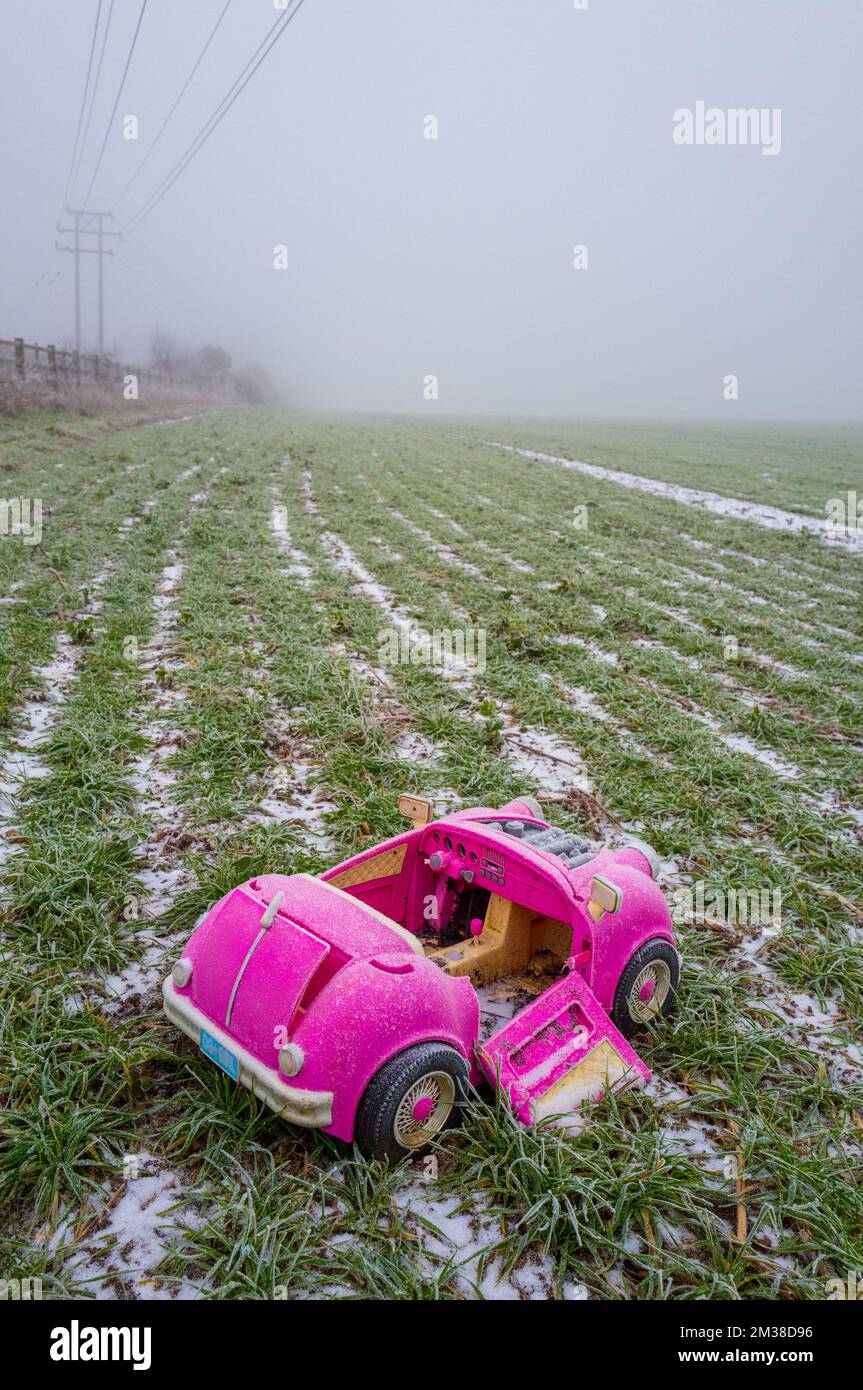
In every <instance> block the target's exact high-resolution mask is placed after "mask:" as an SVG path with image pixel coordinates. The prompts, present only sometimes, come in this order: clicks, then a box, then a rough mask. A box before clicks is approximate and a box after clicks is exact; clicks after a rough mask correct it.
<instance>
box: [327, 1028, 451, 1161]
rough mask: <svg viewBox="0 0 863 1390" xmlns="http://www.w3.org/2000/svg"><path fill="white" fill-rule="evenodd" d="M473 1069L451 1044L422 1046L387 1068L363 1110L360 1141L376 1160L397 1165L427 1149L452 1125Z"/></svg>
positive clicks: (371, 1087)
mask: <svg viewBox="0 0 863 1390" xmlns="http://www.w3.org/2000/svg"><path fill="white" fill-rule="evenodd" d="M467 1077H468V1067H467V1063H466V1062H465V1060H464V1058H463V1057H462V1055H461V1053H459V1052H456V1050H455V1048H454V1047H448V1046H447V1045H446V1043H420V1044H419V1045H418V1046H416V1047H409V1048H408V1049H407V1051H406V1052H400V1053H399V1054H398V1056H397V1057H393V1058H392V1059H391V1060H390V1061H389V1062H387V1063H385V1065H384V1066H382V1067H381V1069H380V1071H379V1072H378V1073H377V1075H376V1076H373V1077H372V1079H371V1081H370V1082H369V1084H368V1086H367V1087H366V1089H365V1092H364V1094H363V1098H362V1100H361V1101H360V1104H359V1108H358V1110H357V1119H356V1126H355V1133H356V1140H357V1143H358V1144H359V1146H360V1148H361V1149H364V1150H365V1151H366V1152H367V1153H370V1154H371V1155H372V1156H373V1157H374V1158H389V1159H391V1160H393V1162H398V1160H399V1159H402V1158H405V1157H406V1156H407V1155H408V1154H416V1153H418V1152H419V1151H420V1150H421V1149H423V1148H425V1146H426V1144H428V1143H430V1141H431V1140H432V1139H434V1137H435V1135H436V1134H439V1133H440V1131H441V1130H442V1129H444V1127H445V1126H446V1125H447V1124H448V1123H449V1122H450V1121H451V1119H452V1117H453V1111H454V1110H455V1107H456V1102H457V1101H458V1100H459V1099H460V1098H461V1096H462V1095H463V1093H464V1087H465V1083H466V1082H467Z"/></svg>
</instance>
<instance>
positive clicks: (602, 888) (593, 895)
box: [587, 874, 623, 922]
mask: <svg viewBox="0 0 863 1390" xmlns="http://www.w3.org/2000/svg"><path fill="white" fill-rule="evenodd" d="M622 903H623V889H622V888H618V886H617V884H616V883H612V881H611V879H610V878H603V876H602V874H594V875H593V878H592V879H591V880H590V901H589V902H588V904H587V910H588V912H589V913H590V915H591V917H592V918H593V920H594V922H599V921H601V920H602V918H603V917H604V916H605V914H606V912H619V911H620V908H621V904H622Z"/></svg>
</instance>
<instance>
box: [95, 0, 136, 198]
mask: <svg viewBox="0 0 863 1390" xmlns="http://www.w3.org/2000/svg"><path fill="white" fill-rule="evenodd" d="M146 8H147V0H142V4H141V13H140V14H139V15H138V23H137V24H136V25H135V32H134V34H133V35H132V43H131V45H130V48H129V52H128V54H127V56H126V63H125V66H124V68H123V76H122V77H121V78H120V85H119V87H118V88H117V95H116V97H115V98H114V105H113V108H112V110H111V114H110V116H109V117H108V124H107V126H106V127H105V135H104V138H103V140H102V147H101V149H100V150H99V158H98V159H97V160H96V168H95V169H94V170H93V177H92V178H91V180H90V183H89V186H88V188H87V192H86V193H85V194H84V203H85V204H86V203H88V202H89V201H90V194H91V193H92V192H93V184H94V183H95V182H96V178H97V176H98V173H99V170H100V169H101V167H102V160H103V159H104V157H105V149H106V147H107V144H108V136H109V135H110V134H111V128H112V126H113V124H114V117H115V116H116V114H117V107H118V106H119V105H120V97H121V96H122V95H123V88H124V87H125V85H126V78H127V76H128V74H129V67H130V65H131V62H132V54H133V53H134V52H135V45H136V43H137V42H138V35H139V34H140V32H141V24H142V22H143V19H144V11H145V10H146Z"/></svg>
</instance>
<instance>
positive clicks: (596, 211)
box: [0, 0, 863, 419]
mask: <svg viewBox="0 0 863 1390" xmlns="http://www.w3.org/2000/svg"><path fill="white" fill-rule="evenodd" d="M223 3H224V0H149V4H148V8H147V11H146V13H145V17H144V21H143V25H142V29H141V36H140V40H139V44H138V48H137V50H136V52H135V54H134V57H133V61H132V66H131V69H130V73H129V78H128V82H127V86H126V89H125V91H124V94H123V96H122V99H121V102H120V107H119V110H118V115H117V119H116V121H115V123H114V128H112V132H111V136H110V138H109V142H108V149H107V154H106V157H105V161H104V164H103V166H102V170H101V172H100V175H99V179H98V182H97V185H96V187H95V188H94V193H93V197H92V199H91V203H92V205H94V206H95V207H103V208H111V207H112V206H114V201H113V200H116V198H117V195H118V193H119V191H120V189H121V188H122V187H123V185H124V183H125V182H126V180H127V178H128V177H129V175H130V173H131V172H132V171H133V169H134V168H135V167H136V165H137V163H138V162H139V161H140V159H141V158H142V156H143V154H144V153H145V151H146V149H147V147H148V145H149V142H150V140H151V139H152V136H153V135H154V134H155V132H156V129H157V128H158V126H159V124H161V121H162V120H163V118H164V116H165V114H166V112H167V110H168V108H169V107H170V105H171V102H172V101H173V100H174V97H175V96H176V94H177V92H178V91H179V89H180V86H181V85H182V83H183V81H184V80H185V78H186V76H187V74H188V71H189V69H190V67H191V65H192V63H193V62H194V60H195V58H196V56H197V54H198V52H199V51H200V48H201V46H202V44H203V42H204V39H205V37H206V35H207V33H208V32H209V29H210V28H211V26H212V24H213V23H214V22H215V19H216V16H217V15H218V13H219V11H220V10H221V8H222V5H223ZM107 4H108V0H105V8H107ZM95 7H96V0H0V65H2V82H0V131H2V144H0V150H2V152H0V160H2V183H0V188H2V195H3V208H2V216H0V337H3V338H6V337H12V336H15V335H17V334H23V335H24V336H25V337H26V338H27V339H28V340H31V341H32V340H36V341H39V342H49V341H57V342H60V341H62V340H64V339H68V338H70V337H71V335H72V332H73V301H72V283H73V281H72V258H71V257H70V256H64V255H61V254H59V253H57V252H55V249H54V243H55V240H56V239H57V234H56V231H55V224H56V221H57V219H58V216H59V214H60V209H61V202H62V197H63V190H64V186H65V182H66V175H67V170H68V167H69V162H70V158H71V153H72V145H73V140H74V134H75V122H76V119H77V114H78V109H79V104H80V101H81V92H82V88H83V83H84V74H85V70H86V63H87V54H88V51H89V44H90V37H91V31H92V24H93V17H94V14H95ZM139 9H140V0H115V13H114V19H113V25H112V31H111V35H110V39H109V43H108V48H107V50H106V56H105V66H104V69H103V74H102V81H101V84H100V87H99V92H98V95H97V101H96V106H95V110H94V116H93V123H92V127H91V131H90V136H89V141H88V146H87V150H86V153H85V157H84V163H83V168H82V176H81V178H80V179H79V182H78V188H77V190H76V192H75V193H74V194H73V203H74V201H75V199H76V198H80V197H82V196H83V192H84V190H85V189H86V186H87V183H88V182H89V179H90V173H91V171H92V168H93V165H94V162H95V156H96V153H97V151H98V147H99V144H100V143H101V139H102V135H103V133H104V130H105V128H106V126H107V121H108V115H109V112H110V110H111V106H112V104H113V100H114V97H115V94H116V90H117V85H118V83H119V78H120V72H121V68H122V63H123V61H124V60H125V55H126V53H127V51H128V46H129V43H130V41H131V36H132V32H133V29H134V26H135V22H136V19H137V15H138V11H139ZM277 17H278V12H277V11H276V10H275V9H274V6H273V0H233V4H232V6H231V9H230V10H229V12H228V15H227V17H226V19H225V21H224V24H223V25H222V28H221V30H220V31H219V33H218V35H217V37H216V39H215V40H214V43H213V46H212V48H211V49H210V51H209V52H208V54H207V56H206V58H205V59H204V62H203V64H202V66H201V68H200V70H199V72H198V74H197V76H196V78H195V80H194V82H193V84H192V86H191V87H190V89H189V91H188V93H187V94H186V97H185V98H184V101H183V103H182V104H181V106H180V107H179V109H178V111H177V113H176V116H175V117H174V119H173V121H172V123H171V125H169V127H168V129H167V131H166V133H165V135H164V136H163V138H162V141H161V144H160V146H159V147H158V148H157V150H156V152H155V153H154V155H153V156H152V158H151V159H150V160H149V161H148V164H147V166H146V168H145V170H144V173H143V174H142V176H141V178H140V179H139V180H138V182H137V184H136V185H135V187H134V188H133V190H132V192H131V193H130V195H129V197H128V199H127V200H125V201H124V203H123V204H122V205H121V206H120V207H118V208H116V209H115V210H116V212H117V220H116V222H115V224H114V225H116V226H118V227H122V226H123V225H124V223H125V222H126V221H128V219H129V217H130V215H131V214H132V213H134V212H135V211H136V210H137V208H138V207H139V206H140V205H141V203H142V202H144V201H145V200H146V197H147V196H148V195H149V193H150V192H151V191H152V190H153V189H154V188H155V187H156V186H157V184H158V182H159V181H160V179H161V178H162V176H163V175H164V174H165V173H166V172H167V170H168V169H169V168H170V167H171V165H172V164H173V163H174V162H175V160H176V159H177V158H178V157H179V155H180V154H181V153H182V152H183V150H184V149H185V148H186V146H187V145H188V143H189V142H190V140H191V139H192V137H193V136H194V135H195V133H196V132H197V131H198V129H199V128H200V126H201V125H202V123H203V122H204V120H205V119H206V118H207V117H208V116H209V115H210V113H211V111H212V110H213V108H214V106H215V105H216V103H217V102H218V101H219V100H220V99H221V97H222V96H223V95H224V93H225V92H226V90H227V88H228V87H229V85H230V83H231V82H232V81H233V79H234V78H235V77H236V76H237V75H238V74H239V72H240V70H241V68H242V67H243V65H244V63H245V62H246V60H247V58H249V57H250V56H251V54H252V52H253V51H254V49H255V48H256V47H257V45H258V43H259V41H260V40H261V39H262V38H263V36H264V34H265V33H266V31H267V29H268V28H269V26H270V25H271V24H272V23H273V21H274V19H275V18H277ZM861 52H863V15H861V7H860V5H859V0H831V2H830V3H826V0H820V3H813V0H739V2H738V3H733V0H723V2H722V3H719V0H588V7H587V9H584V10H579V9H576V8H575V6H574V4H573V0H427V2H426V0H362V2H360V0H305V4H304V5H303V8H302V9H301V10H300V12H299V13H298V15H297V17H296V18H295V19H294V20H293V21H292V23H291V24H290V25H289V26H288V28H287V30H286V33H285V35H284V36H283V37H282V38H281V40H280V41H279V43H278V44H277V45H276V47H275V48H274V50H273V52H272V53H271V54H270V56H269V57H268V58H267V60H266V61H265V63H264V64H263V66H262V67H261V68H260V70H259V71H258V73H257V74H256V76H255V77H254V78H253V79H252V81H251V83H250V85H249V86H248V87H247V89H246V90H245V91H244V92H243V93H242V95H241V96H240V97H239V99H238V101H237V103H236V104H235V105H234V107H233V108H232V110H231V111H230V113H229V114H228V115H227V117H226V118H225V120H224V121H223V122H222V124H221V125H220V126H219V128H218V130H217V131H216V132H215V134H214V135H213V136H212V138H211V139H210V141H209V142H208V143H207V145H206V146H205V147H204V149H203V150H202V152H201V153H200V154H199V155H198V156H197V157H196V159H195V160H194V161H193V163H192V164H191V165H190V167H189V168H188V170H187V171H186V172H185V173H184V174H183V175H182V176H181V178H180V179H179V180H178V182H177V183H176V185H175V186H174V188H173V189H172V190H171V192H170V193H169V194H168V195H167V197H166V198H165V199H164V200H163V201H162V203H161V204H160V205H159V207H158V208H157V209H156V210H155V212H154V213H153V214H152V216H150V217H149V218H148V219H147V220H146V221H145V222H144V223H143V224H142V226H141V227H140V229H139V230H138V231H137V232H136V233H135V234H134V235H133V236H132V237H130V238H129V239H128V241H127V242H124V243H123V244H122V246H121V248H120V249H119V250H118V252H117V254H116V256H115V257H114V259H113V260H112V261H109V262H108V264H107V338H108V344H109V346H115V347H116V348H117V349H118V350H119V351H120V353H121V355H122V356H123V358H124V360H132V361H134V360H137V359H140V358H143V357H144V356H145V355H146V352H147V345H148V342H149V338H150V335H151V333H152V330H153V328H154V327H155V326H156V325H157V324H159V325H161V326H162V327H163V328H164V329H167V330H169V331H171V332H172V333H173V334H175V335H176V336H177V337H178V338H179V339H181V340H183V341H185V342H187V343H188V344H189V345H190V346H198V345H200V344H201V343H203V342H216V343H220V344H223V345H224V346H225V347H226V348H227V349H228V350H229V351H230V352H231V353H232V355H233V356H234V359H235V361H236V362H238V363H243V362H246V361H248V360H250V359H257V360H259V361H261V362H262V363H263V364H264V365H266V366H267V367H268V368H269V370H270V371H271V372H272V374H273V376H274V377H275V378H276V379H277V380H278V382H279V383H280V384H281V385H282V386H283V388H284V390H285V392H286V396H287V399H288V401H289V402H290V403H292V404H295V405H304V406H313V407H337V408H345V409H383V410H407V411H417V412H421V413H425V414H431V413H433V412H435V411H440V412H441V413H444V412H467V411H471V412H495V413H506V414H526V413H537V414H543V413H550V414H556V415H609V416H613V415H624V414H635V415H656V416H684V415H689V416H691V415H696V416H697V415H703V416H710V417H719V418H721V419H733V418H741V417H749V418H759V417H760V418H782V417H788V418H794V417H797V418H812V419H818V418H840V419H859V418H860V416H861V410H860V401H861V391H860V377H861V362H863V353H861V328H860V310H861V293H860V292H861V261H860V241H861V191H860V169H861V143H863V139H861V126H863V123H861V112H860V100H861V95H860V94H861V86H860V83H859V77H858V70H859V61H860V54H861ZM700 100H701V101H704V102H705V103H706V104H707V106H708V107H711V106H712V107H718V108H721V109H728V108H736V107H758V108H766V109H770V110H772V109H773V108H780V109H781V141H782V143H781V150H780V152H779V153H778V154H776V155H775V156H772V157H771V156H767V155H764V154H763V153H762V151H761V149H760V148H759V147H758V146H747V147H744V146H736V147H731V146H717V147H706V146H689V147H682V146H680V145H676V144H675V143H674V140H673V138H672V134H673V117H674V112H675V110H677V109H679V108H682V107H687V108H694V107H695V104H696V102H697V101H700ZM129 113H132V114H135V115H137V117H138V119H139V123H140V138H139V139H138V141H137V142H135V141H124V140H123V138H122V128H121V118H122V117H123V116H125V115H126V114H129ZM429 115H433V116H435V117H436V118H437V121H438V125H439V138H438V139H437V140H436V141H431V140H426V139H424V121H425V118H426V117H427V116H429ZM64 220H65V219H64ZM282 243H283V244H285V245H287V247H288V258H289V268H288V270H287V271H277V270H275V269H274V268H273V247H274V245H276V244H282ZM577 244H579V245H580V244H584V245H586V246H587V248H588V258H589V268H588V269H587V270H582V271H576V270H574V269H573V247H574V246H575V245H577ZM94 262H95V258H94V257H88V258H87V260H86V263H85V337H86V339H87V341H88V343H89V344H91V345H92V343H93V342H94V339H95V290H94V287H93V285H92V277H93V274H94V268H95V266H94ZM58 270H60V271H62V275H61V276H60V278H59V279H58V280H57V281H56V282H55V283H54V284H53V285H48V284H47V282H46V281H43V282H42V283H41V284H40V285H38V286H37V285H36V282H37V281H38V280H39V279H40V277H41V276H43V275H44V276H48V277H50V276H53V275H54V274H55V273H56V272H57V271H58ZM432 373H433V374H435V375H436V376H437V377H438V380H439V399H438V401H437V402H436V403H432V402H428V401H426V400H424V398H423V380H424V378H425V377H426V376H427V375H429V374H432ZM729 373H734V374H735V375H737V376H738V378H739V383H740V387H739V389H740V399H739V401H738V402H736V403H731V402H726V401H725V400H723V396H722V382H723V378H724V377H725V376H726V374H729Z"/></svg>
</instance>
